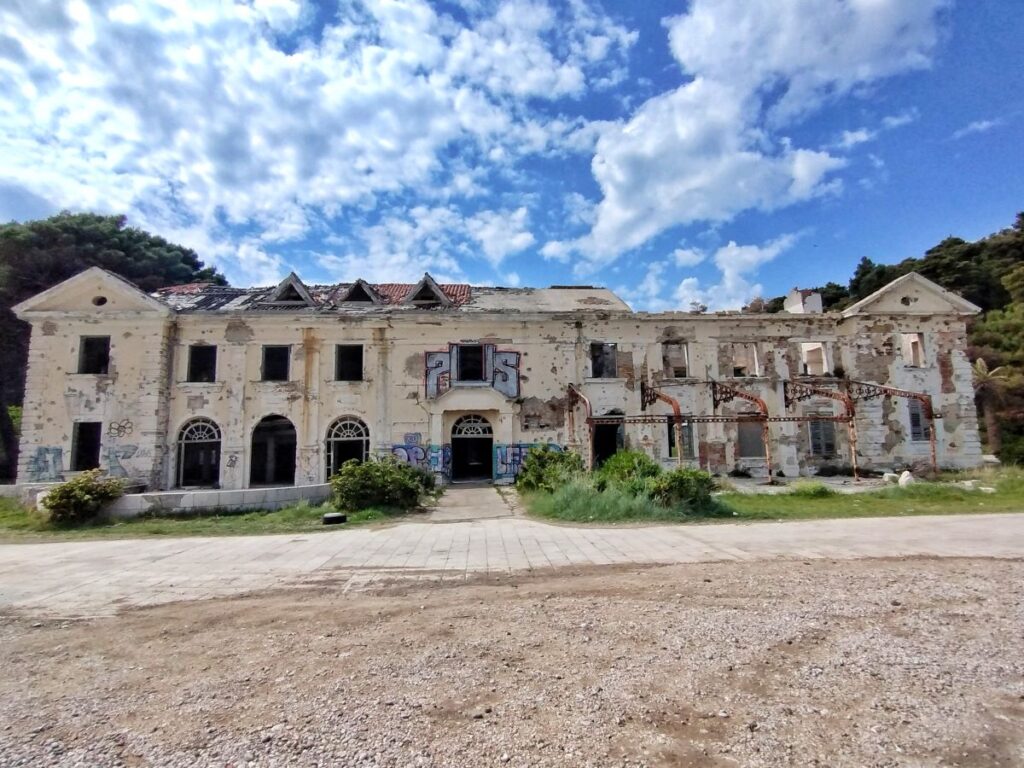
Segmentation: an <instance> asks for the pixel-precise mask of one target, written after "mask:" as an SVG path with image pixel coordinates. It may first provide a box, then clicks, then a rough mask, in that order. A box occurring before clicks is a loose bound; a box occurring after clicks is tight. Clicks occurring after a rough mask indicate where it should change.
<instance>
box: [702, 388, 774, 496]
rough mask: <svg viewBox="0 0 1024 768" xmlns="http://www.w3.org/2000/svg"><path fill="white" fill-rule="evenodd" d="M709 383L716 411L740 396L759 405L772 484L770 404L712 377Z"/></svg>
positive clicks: (766, 461) (762, 438) (765, 452)
mask: <svg viewBox="0 0 1024 768" xmlns="http://www.w3.org/2000/svg"><path fill="white" fill-rule="evenodd" d="M708 385H709V386H710V387H711V404H712V407H713V409H714V410H715V411H717V410H718V406H719V405H721V404H722V403H728V402H729V401H731V400H734V399H736V398H739V399H741V400H746V401H747V402H748V403H753V404H754V405H756V406H757V409H758V410H759V411H760V412H761V415H762V416H763V418H762V419H760V421H761V422H762V424H761V442H762V443H764V459H765V463H766V464H767V465H768V483H769V484H771V483H773V482H774V481H775V478H774V476H773V475H772V441H771V435H770V434H769V432H768V420H769V418H770V416H769V413H768V404H767V403H766V402H765V401H764V400H763V399H762V398H760V397H758V396H757V395H755V394H754V393H753V392H747V391H745V390H742V389H740V388H739V387H734V386H732V385H731V384H722V383H721V382H720V381H715V380H714V379H711V380H710V381H708Z"/></svg>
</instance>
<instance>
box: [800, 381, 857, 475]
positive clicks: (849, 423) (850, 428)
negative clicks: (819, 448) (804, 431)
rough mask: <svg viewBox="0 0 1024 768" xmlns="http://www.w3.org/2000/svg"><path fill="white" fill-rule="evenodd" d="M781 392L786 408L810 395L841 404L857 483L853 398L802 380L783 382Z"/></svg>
mask: <svg viewBox="0 0 1024 768" xmlns="http://www.w3.org/2000/svg"><path fill="white" fill-rule="evenodd" d="M782 392H783V398H784V400H785V403H786V407H787V408H789V407H790V406H792V405H793V404H794V403H796V402H798V401H800V400H809V399H810V398H812V397H827V398H829V399H831V400H838V401H839V402H840V403H842V404H843V407H844V408H845V409H846V427H847V433H848V435H849V443H850V467H851V469H853V480H854V482H857V483H859V482H860V472H859V471H858V469H857V420H856V415H857V412H856V406H854V403H853V398H852V397H850V395H849V394H847V393H846V392H838V391H836V390H834V389H829V388H828V387H821V386H818V385H816V384H808V383H806V382H803V381H785V382H783V384H782Z"/></svg>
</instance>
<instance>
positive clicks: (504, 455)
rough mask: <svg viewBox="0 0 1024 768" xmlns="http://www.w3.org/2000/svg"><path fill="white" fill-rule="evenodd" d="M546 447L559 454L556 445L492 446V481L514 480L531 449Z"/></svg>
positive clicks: (522, 444) (558, 446) (559, 448)
mask: <svg viewBox="0 0 1024 768" xmlns="http://www.w3.org/2000/svg"><path fill="white" fill-rule="evenodd" d="M542 445H546V446H547V447H548V448H550V449H551V450H552V451H559V452H561V450H562V446H560V445H558V443H512V444H510V445H496V446H494V479H495V481H499V482H500V481H502V480H515V478H516V475H518V474H519V472H520V470H522V468H523V460H524V459H526V454H528V453H529V452H530V450H531V449H532V448H537V447H539V446H542Z"/></svg>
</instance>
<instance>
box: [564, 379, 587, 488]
mask: <svg viewBox="0 0 1024 768" xmlns="http://www.w3.org/2000/svg"><path fill="white" fill-rule="evenodd" d="M568 390H569V398H568V399H569V404H568V408H567V410H568V412H569V434H570V435H572V436H573V438H575V437H576V417H575V412H576V406H577V405H578V404H579V403H583V407H584V411H585V412H586V414H587V416H586V421H585V424H586V425H587V449H586V450H585V451H584V452H583V464H584V466H585V468H586V469H587V470H588V471H589V470H591V469H593V467H594V420H593V417H594V409H593V407H592V406H591V405H590V400H589V399H588V398H587V396H586V395H584V394H583V393H582V392H580V390H579V388H578V387H577V386H576V385H575V384H570V385H569V387H568Z"/></svg>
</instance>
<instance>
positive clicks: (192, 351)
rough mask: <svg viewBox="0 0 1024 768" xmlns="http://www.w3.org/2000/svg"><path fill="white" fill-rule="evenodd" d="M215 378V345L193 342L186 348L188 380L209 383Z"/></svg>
mask: <svg viewBox="0 0 1024 768" xmlns="http://www.w3.org/2000/svg"><path fill="white" fill-rule="evenodd" d="M216 380H217V347H215V346H213V345H212V344H193V345H192V346H190V347H189V348H188V381H194V382H200V383H210V382H213V381H216Z"/></svg>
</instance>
